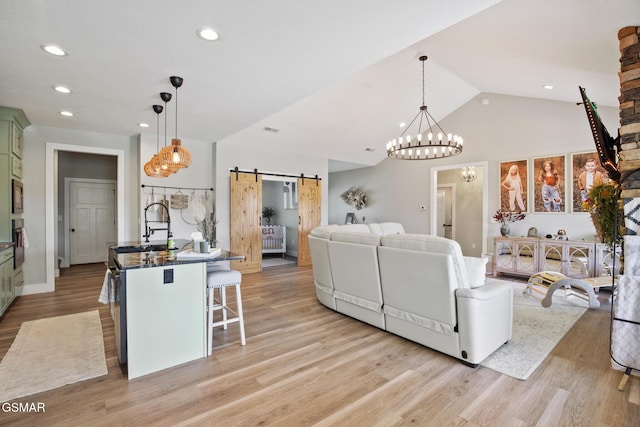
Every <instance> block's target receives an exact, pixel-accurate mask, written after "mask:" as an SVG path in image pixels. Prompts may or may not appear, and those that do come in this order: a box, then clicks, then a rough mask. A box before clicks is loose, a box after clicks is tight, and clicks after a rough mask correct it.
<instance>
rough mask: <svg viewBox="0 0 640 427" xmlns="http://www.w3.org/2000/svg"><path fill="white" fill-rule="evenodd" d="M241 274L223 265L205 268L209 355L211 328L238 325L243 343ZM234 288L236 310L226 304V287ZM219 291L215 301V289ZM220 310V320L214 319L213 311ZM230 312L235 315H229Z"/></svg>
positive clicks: (211, 341)
mask: <svg viewBox="0 0 640 427" xmlns="http://www.w3.org/2000/svg"><path fill="white" fill-rule="evenodd" d="M241 281H242V274H241V273H240V272H239V271H237V270H231V269H229V268H227V267H224V266H210V267H208V268H207V345H208V347H209V352H208V353H207V354H208V355H209V356H211V353H212V351H213V328H216V327H220V326H222V327H223V329H227V325H229V324H230V323H236V322H237V323H238V324H239V325H240V342H241V343H242V345H245V343H246V341H245V337H244V318H243V316H242V295H241V293H240V282H241ZM229 286H234V287H235V288H236V310H237V312H236V311H234V310H231V309H230V308H229V307H228V306H227V287H229ZM216 289H218V291H219V292H220V299H219V301H216V298H215V290H216ZM217 310H222V320H219V321H217V322H216V321H214V312H215V311H217ZM228 313H231V314H232V315H234V316H235V317H229V315H228Z"/></svg>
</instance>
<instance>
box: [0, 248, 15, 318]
mask: <svg viewBox="0 0 640 427" xmlns="http://www.w3.org/2000/svg"><path fill="white" fill-rule="evenodd" d="M15 296H16V294H15V288H14V286H13V248H12V247H10V248H8V249H5V250H3V251H2V252H0V315H2V314H3V313H4V312H5V310H6V309H7V307H9V304H11V302H12V301H13V299H14V298H15Z"/></svg>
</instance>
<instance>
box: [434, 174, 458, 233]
mask: <svg viewBox="0 0 640 427" xmlns="http://www.w3.org/2000/svg"><path fill="white" fill-rule="evenodd" d="M437 200H438V210H437V214H438V215H437V224H438V228H437V230H438V236H440V237H446V238H447V239H453V238H454V236H455V232H454V218H453V188H452V187H451V186H450V185H438V192H437Z"/></svg>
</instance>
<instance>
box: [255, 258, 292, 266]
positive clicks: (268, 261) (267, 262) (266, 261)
mask: <svg viewBox="0 0 640 427" xmlns="http://www.w3.org/2000/svg"><path fill="white" fill-rule="evenodd" d="M295 263H296V262H295V261H293V260H290V259H287V258H263V259H262V268H265V267H275V266H277V265H286V264H295Z"/></svg>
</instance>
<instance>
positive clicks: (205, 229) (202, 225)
mask: <svg viewBox="0 0 640 427" xmlns="http://www.w3.org/2000/svg"><path fill="white" fill-rule="evenodd" d="M218 222H219V221H218V220H217V219H216V213H215V212H211V213H209V214H208V215H207V216H205V217H204V219H203V220H202V221H200V222H198V225H197V226H196V228H197V229H198V231H199V232H201V233H202V238H203V239H205V240H206V241H207V242H209V243H210V244H211V246H213V247H214V248H215V247H216V244H217V243H218V240H217V239H216V228H217V226H218Z"/></svg>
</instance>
